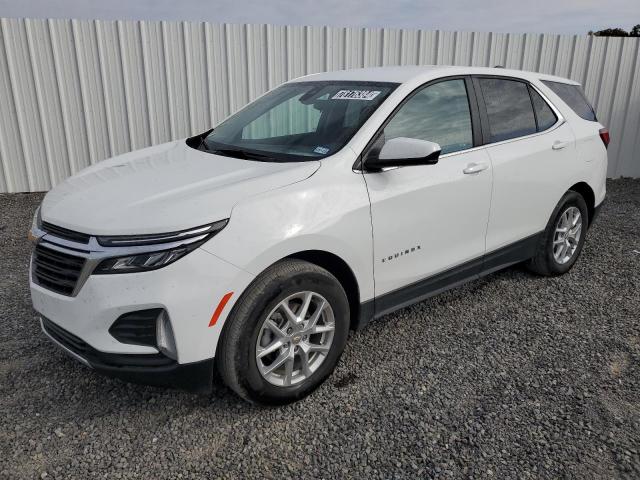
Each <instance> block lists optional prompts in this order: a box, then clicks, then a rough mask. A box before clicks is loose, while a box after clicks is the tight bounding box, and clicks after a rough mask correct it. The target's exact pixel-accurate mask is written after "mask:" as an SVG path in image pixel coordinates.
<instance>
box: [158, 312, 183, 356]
mask: <svg viewBox="0 0 640 480" xmlns="http://www.w3.org/2000/svg"><path fill="white" fill-rule="evenodd" d="M156 340H157V342H158V350H160V352H161V353H163V354H164V355H166V356H167V357H169V358H173V359H174V360H177V359H178V350H177V349H176V340H175V337H174V335H173V328H171V322H170V321H169V315H167V311H166V310H162V312H161V313H160V315H158V319H157V320H156Z"/></svg>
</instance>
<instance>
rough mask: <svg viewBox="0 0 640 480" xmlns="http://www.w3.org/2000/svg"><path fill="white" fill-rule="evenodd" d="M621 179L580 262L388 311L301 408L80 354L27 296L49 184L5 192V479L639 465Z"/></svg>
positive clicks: (632, 188) (635, 243) (1, 368)
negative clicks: (96, 368) (31, 235)
mask: <svg viewBox="0 0 640 480" xmlns="http://www.w3.org/2000/svg"><path fill="white" fill-rule="evenodd" d="M608 187H609V196H608V202H607V204H606V206H605V207H604V208H603V211H602V214H601V217H600V218H599V219H598V221H597V222H596V224H595V225H594V227H593V229H592V230H590V231H589V237H588V240H587V244H586V248H585V250H584V252H583V255H582V258H581V259H580V260H579V261H578V263H577V264H576V266H575V267H574V269H573V270H572V271H571V272H570V273H569V274H567V275H565V276H563V277H561V278H551V279H550V278H539V277H535V276H533V275H531V274H529V273H527V272H526V271H524V270H523V269H522V268H519V267H516V268H511V269H509V270H506V271H503V272H500V273H497V274H494V275H491V276H489V277H486V278H484V279H482V280H480V281H477V282H475V283H471V284H468V285H467V286H464V287H461V288H458V289H455V290H453V291H450V292H448V293H445V294H442V295H440V296H438V297H435V298H433V299H431V300H429V301H426V302H422V303H420V304H418V305H415V306H413V307H409V308H405V309H404V310H401V311H399V312H397V313H395V314H393V315H388V316H386V317H384V318H383V319H381V320H379V321H377V322H375V323H373V324H371V325H370V326H369V327H368V328H367V329H365V330H364V331H362V332H359V333H355V334H353V335H352V336H351V339H350V341H349V343H348V346H347V349H346V351H345V354H344V356H343V357H342V361H341V363H340V366H339V367H338V369H337V370H336V372H335V373H334V375H333V376H332V377H331V378H330V379H329V380H328V381H327V383H326V384H325V385H323V386H322V387H321V388H320V389H319V390H318V391H317V392H316V393H315V394H313V395H312V396H311V397H309V398H307V399H305V400H304V401H302V402H299V403H297V404H295V405H292V406H288V407H285V408H260V407H254V406H251V405H248V404H246V403H244V402H241V401H240V400H238V399H237V398H236V397H235V396H233V395H232V394H231V393H230V392H229V391H228V390H226V389H225V388H224V387H222V386H219V387H216V390H215V392H214V393H213V394H212V395H211V396H209V397H206V396H197V395H191V394H187V393H183V392H179V391H171V390H163V389H158V388H152V387H144V386H137V385H130V384H125V383H121V382H120V381H117V380H111V379H108V378H105V377H102V376H100V375H98V374H96V373H93V372H92V371H90V370H88V369H87V368H85V367H83V366H82V365H80V364H78V363H76V362H74V361H73V360H71V359H68V358H67V357H66V356H65V355H64V354H62V353H61V352H60V351H58V350H57V349H56V348H55V347H54V346H53V345H51V344H50V343H49V342H48V341H47V340H45V338H44V337H43V335H42V334H41V333H40V331H39V326H38V323H37V317H36V314H35V312H34V311H33V310H32V308H31V302H30V299H29V291H28V286H27V266H28V257H29V251H30V247H29V245H28V244H27V242H26V231H27V229H28V226H29V225H30V221H31V215H32V213H33V211H34V209H35V207H36V205H37V204H38V202H39V201H40V199H41V198H42V196H41V195H40V194H29V195H4V196H2V195H0V212H1V216H0V247H2V251H3V256H2V263H1V267H2V268H1V269H0V272H1V274H0V275H1V276H0V306H1V308H0V310H1V311H0V379H1V383H0V412H1V414H0V478H11V479H14V478H77V479H87V478H97V477H101V478H106V477H108V478H154V479H159V478H172V479H175V478H217V477H223V478H255V477H259V478H265V477H266V478H284V477H295V478H360V477H367V478H370V477H383V478H415V477H419V476H420V477H427V478H492V477H493V478H497V479H508V478H520V479H522V478H524V479H526V478H535V479H538V478H554V479H555V478H575V479H588V478H640V456H639V454H640V364H639V360H640V322H639V320H640V314H639V312H640V181H638V180H617V181H612V182H610V183H609V185H608Z"/></svg>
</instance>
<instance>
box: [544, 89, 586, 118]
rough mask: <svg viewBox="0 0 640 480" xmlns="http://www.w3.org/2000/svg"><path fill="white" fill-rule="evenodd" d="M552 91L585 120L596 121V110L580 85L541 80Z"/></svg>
mask: <svg viewBox="0 0 640 480" xmlns="http://www.w3.org/2000/svg"><path fill="white" fill-rule="evenodd" d="M542 83H544V84H545V85H546V86H547V87H549V88H550V89H551V90H552V91H553V93H555V94H556V95H558V96H559V97H560V98H561V99H562V100H563V101H564V103H566V104H567V105H569V106H570V107H571V109H572V110H573V111H574V112H576V114H577V115H578V116H579V117H580V118H583V119H585V120H589V121H591V122H597V121H598V120H597V119H596V112H595V111H594V110H593V107H592V106H591V104H590V103H589V100H587V97H585V95H584V92H583V91H582V87H580V85H570V84H568V83H561V82H552V81H551V80H542Z"/></svg>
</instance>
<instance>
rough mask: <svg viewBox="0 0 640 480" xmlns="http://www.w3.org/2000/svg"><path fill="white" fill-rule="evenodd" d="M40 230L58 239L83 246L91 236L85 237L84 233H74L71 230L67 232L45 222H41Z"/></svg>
mask: <svg viewBox="0 0 640 480" xmlns="http://www.w3.org/2000/svg"><path fill="white" fill-rule="evenodd" d="M42 230H44V231H45V232H47V233H50V234H51V235H54V236H56V237H58V238H63V239H65V240H70V241H72V242H78V243H84V244H87V243H89V239H90V238H91V235H87V234H86V233H80V232H74V231H73V230H67V229H66V228H62V227H58V226H57V225H52V224H51V223H47V222H42Z"/></svg>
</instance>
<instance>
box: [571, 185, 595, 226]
mask: <svg viewBox="0 0 640 480" xmlns="http://www.w3.org/2000/svg"><path fill="white" fill-rule="evenodd" d="M569 190H573V191H574V192H576V193H579V194H580V195H582V198H584V201H585V203H586V204H587V213H588V214H589V218H588V223H587V225H588V227H590V226H591V221H592V220H593V216H594V213H595V207H596V205H595V203H596V195H595V193H594V191H593V189H592V188H591V187H590V186H589V184H588V183H587V182H578V183H576V184H574V185H572V186H571V188H569Z"/></svg>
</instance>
